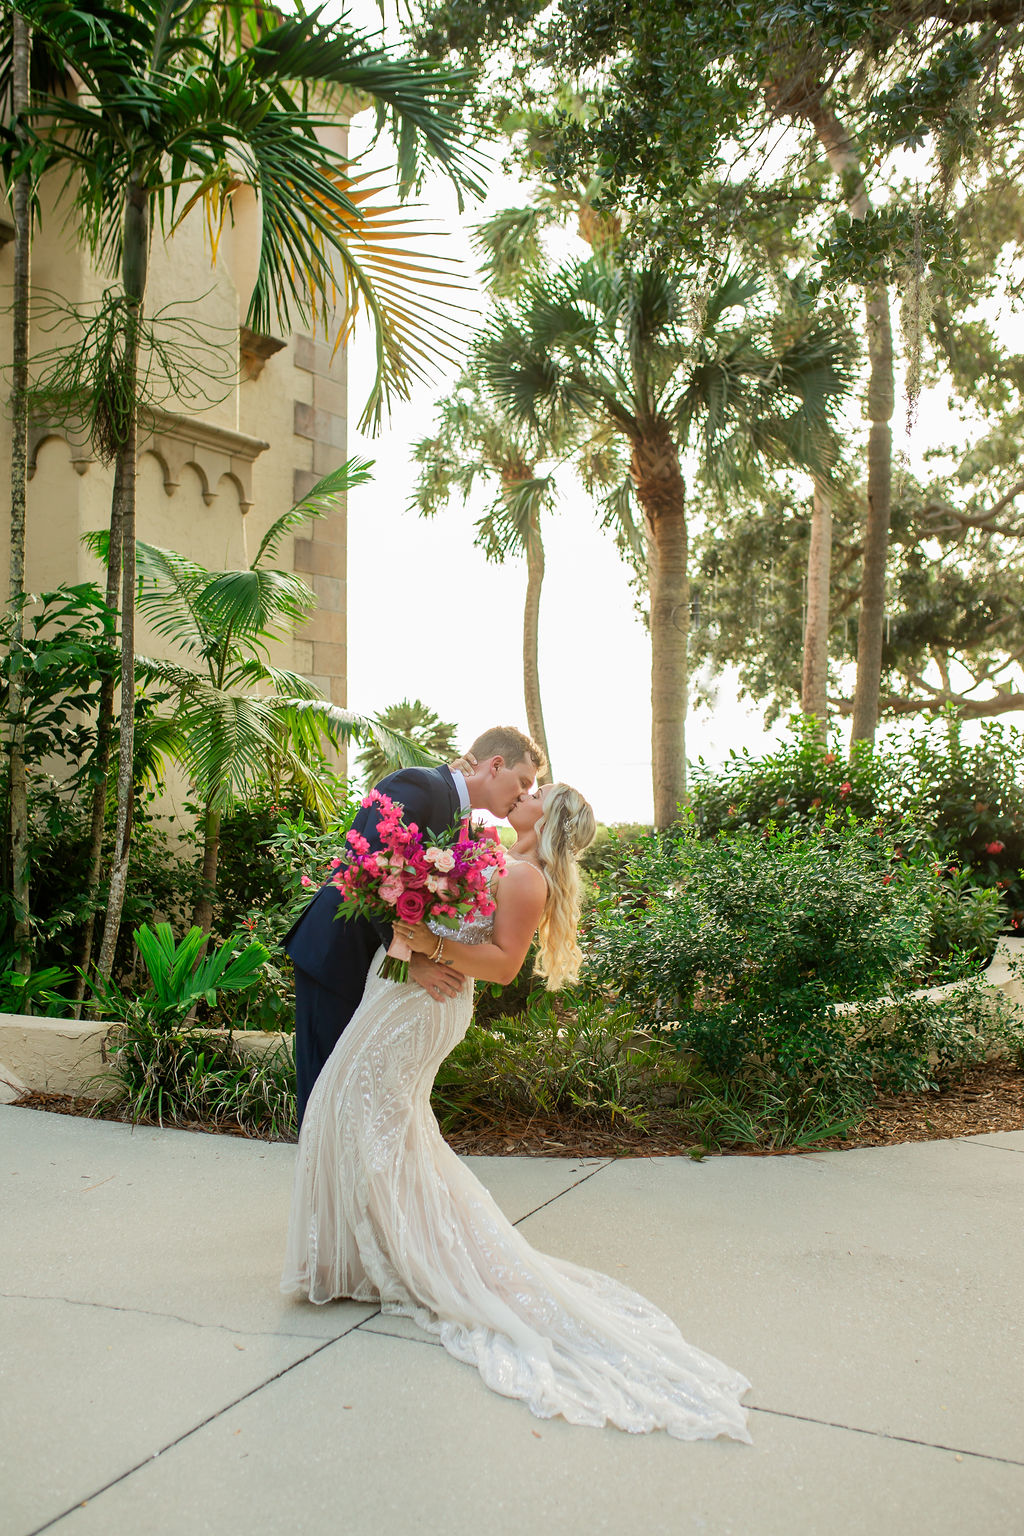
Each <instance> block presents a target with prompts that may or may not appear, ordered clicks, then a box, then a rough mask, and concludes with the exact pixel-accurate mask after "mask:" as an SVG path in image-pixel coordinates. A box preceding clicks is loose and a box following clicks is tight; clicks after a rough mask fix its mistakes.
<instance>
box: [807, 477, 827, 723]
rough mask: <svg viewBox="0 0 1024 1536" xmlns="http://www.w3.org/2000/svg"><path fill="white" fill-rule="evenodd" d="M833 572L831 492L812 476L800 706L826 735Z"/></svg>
mask: <svg viewBox="0 0 1024 1536" xmlns="http://www.w3.org/2000/svg"><path fill="white" fill-rule="evenodd" d="M831 574H832V496H831V494H830V492H829V489H828V486H827V485H825V484H824V482H823V481H821V480H818V479H815V482H814V506H813V510H812V512H811V541H810V548H809V549H808V551H807V619H806V622H805V624H804V672H803V684H802V687H801V690H800V708H801V709H802V710H803V712H804V714H805V715H813V716H814V718H815V721H816V722H817V727H816V734H817V735H818V736H819V737H820V738H821V740H822V741H825V740H826V739H827V737H828V630H829V594H830V578H831Z"/></svg>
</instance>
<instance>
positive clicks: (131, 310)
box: [96, 177, 149, 980]
mask: <svg viewBox="0 0 1024 1536" xmlns="http://www.w3.org/2000/svg"><path fill="white" fill-rule="evenodd" d="M148 264H149V217H148V203H147V199H146V193H145V190H144V188H143V187H142V186H141V185H140V183H139V181H138V179H137V178H135V177H132V179H131V181H130V183H129V186H128V195H127V198H126V201H125V212H124V255H123V261H122V271H123V286H124V299H125V342H124V376H123V388H122V398H123V399H126V400H127V401H128V417H127V420H126V421H125V423H124V431H123V438H122V442H121V446H120V448H119V450H118V455H117V469H116V476H115V483H116V484H119V485H120V497H119V498H118V501H119V506H118V511H117V513H116V514H112V518H111V521H112V522H113V521H114V518H115V516H116V519H117V521H118V522H119V523H120V528H121V669H120V679H119V681H120V687H121V726H120V736H119V742H118V752H119V762H118V776H117V827H116V831H115V833H114V855H113V860H112V863H111V869H110V889H109V893H108V896H107V912H106V919H105V922H104V925H103V940H102V943H101V944H100V954H99V960H98V962H97V965H96V969H97V972H98V974H99V975H100V976H101V977H102V979H103V980H107V979H108V978H109V976H110V972H111V970H112V968H113V964H114V950H115V948H116V946H117V935H118V930H119V929H120V926H121V908H122V907H123V905H124V893H125V887H126V885H127V883H128V859H129V854H130V851H131V839H132V807H133V794H132V791H133V774H132V769H133V758H134V747H135V488H136V468H137V455H138V404H137V390H138V361H139V330H140V325H141V320H142V306H143V302H144V299H145V294H146V274H147V268H148Z"/></svg>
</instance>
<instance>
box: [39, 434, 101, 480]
mask: <svg viewBox="0 0 1024 1536" xmlns="http://www.w3.org/2000/svg"><path fill="white" fill-rule="evenodd" d="M51 441H56V442H60V443H66V444H67V447H68V451H69V454H70V457H71V467H72V469H73V470H74V471H75V474H76V475H84V474H85V472H86V470H87V469H88V468H89V465H90V464H94V463H95V462H96V455H95V454H94V453H93V451H92V449H91V448H90V447H89V445H88V444H87V443H82V442H76V441H75V439H74V438H73V437H72V436H71V435H70V433H69V432H68V431H67V428H66V427H58V426H54V425H53V423H52V422H45V421H34V422H32V423H31V424H30V425H29V429H28V468H27V471H26V473H27V477H28V479H29V480H31V479H32V477H33V475H34V474H35V472H36V462H37V460H38V458H39V450H40V448H42V446H43V444H44V443H49V442H51Z"/></svg>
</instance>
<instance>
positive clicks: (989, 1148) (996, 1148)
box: [962, 1136, 1024, 1157]
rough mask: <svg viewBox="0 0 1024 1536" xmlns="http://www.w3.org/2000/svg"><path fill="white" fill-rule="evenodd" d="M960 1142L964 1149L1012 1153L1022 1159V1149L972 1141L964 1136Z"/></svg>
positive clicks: (1023, 1153) (1023, 1148)
mask: <svg viewBox="0 0 1024 1536" xmlns="http://www.w3.org/2000/svg"><path fill="white" fill-rule="evenodd" d="M962 1140H963V1144H964V1146H965V1147H982V1148H984V1150H985V1151H986V1152H1013V1153H1016V1155H1017V1156H1018V1157H1024V1147H1000V1146H997V1145H996V1143H995V1142H992V1141H974V1140H971V1139H968V1137H966V1136H964V1137H963V1138H962Z"/></svg>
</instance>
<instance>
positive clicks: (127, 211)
mask: <svg viewBox="0 0 1024 1536" xmlns="http://www.w3.org/2000/svg"><path fill="white" fill-rule="evenodd" d="M10 4H11V9H12V11H14V12H15V13H17V14H18V15H20V16H22V17H24V18H25V20H26V21H27V22H28V24H29V25H30V26H31V27H32V28H33V29H34V31H35V32H36V33H37V35H38V36H39V37H41V38H42V39H44V40H45V42H46V43H47V44H48V45H49V47H50V49H51V51H52V52H53V53H54V54H55V55H56V57H57V58H59V59H60V60H62V61H63V62H64V64H65V65H66V67H67V69H68V70H69V72H71V71H73V72H74V74H75V75H76V76H77V78H78V79H79V80H80V81H81V86H82V88H81V89H80V90H79V91H78V92H77V93H75V94H61V93H53V94H49V95H46V96H44V97H42V98H41V99H40V100H39V101H38V102H36V103H35V104H34V105H33V107H32V108H31V112H30V117H32V119H33V120H34V122H35V125H36V126H35V128H34V130H33V131H32V133H31V134H30V136H29V137H30V143H29V145H28V147H27V149H26V150H25V151H24V152H23V153H21V154H20V155H17V156H15V157H14V159H13V160H12V162H11V164H10V165H9V167H8V171H9V174H10V173H12V172H13V174H15V175H17V174H20V173H21V172H22V171H24V170H25V169H27V168H28V167H29V165H30V166H31V169H32V172H33V174H34V175H35V176H39V175H42V174H44V173H45V172H47V171H49V170H51V169H54V168H63V170H64V171H65V173H68V174H69V177H70V178H72V179H73V180H74V185H75V187H76V192H75V204H76V209H77V212H78V214H79V216H80V222H81V228H82V231H83V234H84V236H85V238H86V239H87V240H88V241H89V242H90V244H91V246H92V248H93V250H94V251H95V252H96V254H97V256H98V257H99V259H100V260H101V262H102V263H103V264H104V265H105V266H106V267H108V268H109V269H111V270H112V271H115V272H116V273H117V274H118V283H117V286H116V288H114V289H112V290H111V292H110V294H109V301H108V303H109V324H108V326H107V330H106V342H105V348H104V359H105V366H104V370H103V372H102V374H101V376H100V377H98V378H93V379H92V380H90V381H88V383H87V387H86V389H85V390H84V391H83V400H84V401H85V403H86V408H87V412H88V417H89V420H90V424H91V427H92V433H93V438H94V441H95V443H96V446H97V447H98V448H99V449H100V451H101V452H104V453H105V456H106V457H108V458H111V459H113V460H114V462H115V492H114V501H113V506H112V510H111V527H112V529H113V530H114V537H113V538H112V539H111V541H110V557H111V560H112V561H114V562H116V561H118V560H119V561H120V568H121V587H122V597H121V643H122V663H121V677H120V683H121V724H120V771H119V778H118V794H117V806H118V811H117V830H116V835H115V850H114V861H113V867H112V870H111V879H110V887H109V895H108V901H107V912H106V922H105V926H104V933H103V939H102V944H101V947H100V956H99V962H98V970H99V973H100V974H101V976H103V977H106V976H109V974H110V968H111V965H112V963H113V956H114V947H115V943H116V939H117V932H118V928H119V925H120V914H121V906H122V902H123V898H124V890H125V884H126V880H127V875H128V859H129V852H130V841H131V802H132V732H133V728H134V677H135V623H134V611H135V610H134V597H135V583H136V540H135V475H136V459H137V432H138V415H139V354H140V347H141V345H142V342H143V338H144V335H145V332H146V321H145V315H144V305H145V297H146V283H147V276H148V267H149V250H150V242H151V238H152V231H153V228H154V226H155V224H156V223H157V221H159V222H160V223H161V225H163V226H168V225H172V224H173V223H174V222H175V220H177V219H179V218H181V217H183V216H184V215H185V214H186V213H187V212H188V211H189V209H191V208H192V207H194V206H196V205H197V204H205V206H206V207H207V209H208V211H209V214H210V216H211V219H212V220H213V221H214V222H216V220H218V219H219V220H220V221H221V222H222V221H223V219H224V217H225V215H226V212H227V209H228V208H229V206H230V197H231V193H232V192H233V190H234V189H235V188H236V187H238V186H239V185H249V186H252V187H254V188H255V189H257V191H258V192H259V195H260V199H261V212H262V222H263V237H262V241H261V246H260V264H259V270H258V275H257V279H256V285H255V288H254V292H253V295H252V300H251V303H250V307H249V315H248V320H249V323H250V325H252V327H253V328H254V329H256V330H261V331H269V330H270V329H271V328H272V324H273V319H274V316H275V315H279V316H282V317H285V318H287V317H288V316H289V314H290V313H291V312H293V311H294V312H295V313H296V314H297V315H298V316H300V317H301V318H302V319H303V320H304V321H305V322H306V323H310V322H311V321H312V320H314V319H319V320H320V321H321V322H323V323H324V324H325V325H326V324H327V322H328V321H329V318H330V315H331V314H332V313H333V309H334V305H335V302H336V300H337V298H338V296H339V293H340V295H341V297H342V299H343V301H344V303H345V306H346V310H347V313H348V315H349V316H351V314H352V313H354V311H355V309H356V308H357V307H358V306H359V304H360V303H362V304H364V305H365V306H366V307H367V309H368V310H369V312H370V314H371V317H372V319H373V322H374V324H375V326H376V330H377V337H378V371H377V378H376V381H375V384H374V388H373V391H372V393H371V397H370V400H369V401H368V403H367V406H366V411H365V413H364V417H365V418H366V419H370V420H373V421H375V422H379V420H380V417H381V412H382V410H383V407H384V404H385V403H386V401H387V399H388V398H389V396H390V394H391V393H393V392H398V393H404V392H405V391H406V390H407V389H408V385H409V380H410V378H411V377H412V376H413V375H414V374H416V373H417V372H421V371H422V366H423V358H424V354H425V353H427V352H429V350H430V343H431V340H432V337H431V335H430V332H429V327H427V326H426V325H425V322H426V320H427V318H428V315H429V307H428V305H427V304H426V303H425V302H424V300H423V296H422V292H420V294H419V296H418V298H417V297H413V298H412V299H410V298H409V284H408V283H405V284H403V282H402V271H403V267H404V268H405V269H406V272H407V275H408V276H410V277H411V279H412V280H413V283H414V285H415V282H416V280H417V279H419V280H420V287H421V289H422V279H423V277H424V273H423V270H422V268H419V269H416V268H415V264H413V270H412V271H411V272H409V271H408V269H409V267H410V260H409V255H408V253H405V252H401V251H396V250H394V249H393V248H392V244H391V243H392V242H393V241H394V239H395V235H396V221H395V219H394V216H393V215H394V210H393V209H379V208H378V209H376V210H375V212H376V219H374V217H373V216H372V212H371V210H370V208H369V205H368V200H367V199H368V194H367V193H366V190H365V189H364V188H360V187H358V186H357V185H356V184H355V182H354V180H353V178H352V176H351V168H350V167H349V166H348V163H347V162H346V161H345V159H344V157H342V156H341V155H340V153H338V152H337V151H334V150H331V149H330V148H328V147H327V146H326V145H324V144H323V143H321V142H320V140H319V139H318V137H317V130H318V129H319V128H321V127H322V126H324V125H325V124H326V123H328V122H329V121H330V120H331V117H332V115H333V112H332V107H334V108H336V107H337V104H338V100H339V97H340V95H341V93H343V92H346V91H348V92H354V91H355V92H361V93H364V94H366V95H368V96H369V97H370V98H371V99H372V101H373V102H374V104H375V105H376V108H377V112H378V119H379V121H380V122H381V123H383V122H384V121H386V120H388V121H390V123H391V126H392V128H393V130H394V131H395V141H396V143H397V144H398V153H399V164H398V173H399V177H400V180H401V183H402V188H403V191H407V190H408V189H409V188H411V187H412V186H413V185H414V184H415V181H416V177H417V174H418V167H419V164H420V163H421V159H422V157H423V156H424V155H426V156H427V157H428V158H432V159H433V160H435V161H436V162H438V163H439V164H440V165H442V166H443V167H444V168H445V169H446V170H447V171H448V172H449V174H451V175H452V177H453V178H454V179H455V180H456V181H457V182H460V183H461V184H464V185H475V182H474V170H473V164H472V159H471V156H470V155H469V154H467V152H466V150H465V148H464V147H463V146H462V144H461V142H460V127H459V123H458V120H457V113H458V109H459V107H460V105H461V101H462V99H463V98H464V93H465V88H466V86H467V83H468V76H467V75H466V73H465V72H463V71H453V70H450V69H446V68H444V67H441V66H438V65H436V64H433V63H428V62H424V61H404V60H401V59H397V58H395V57H393V56H391V55H390V54H388V53H387V52H386V51H385V50H383V49H381V48H380V47H378V46H376V45H374V44H373V43H372V42H371V41H370V40H369V39H367V38H365V37H363V36H361V35H360V34H359V33H357V32H355V31H353V29H352V28H351V27H350V26H349V25H348V24H347V22H345V21H339V22H336V23H331V24H325V23H323V22H322V21H321V19H320V13H319V12H314V13H313V14H311V15H298V16H292V17H282V16H281V14H280V12H277V11H275V10H273V9H268V8H264V7H262V6H259V5H229V6H216V5H214V4H212V3H211V0H134V3H133V4H132V5H130V6H123V5H118V4H116V3H113V0H90V3H89V5H88V6H87V7H86V6H82V7H76V5H75V3H74V0H10ZM213 18H216V22H214V20H213ZM318 100H319V101H322V102H323V103H324V105H323V106H318V105H317V102H318ZM378 228H379V238H376V239H375V238H374V235H375V231H376V230H377V229H378ZM428 278H429V280H431V281H434V282H436V281H437V274H436V270H435V272H434V273H433V274H428ZM414 291H415V289H414ZM118 530H119V535H118Z"/></svg>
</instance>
